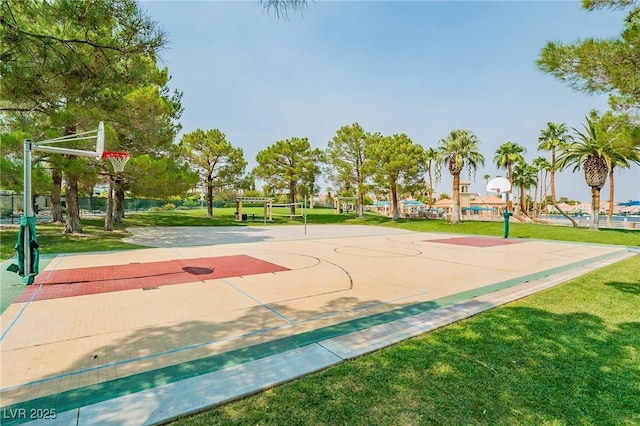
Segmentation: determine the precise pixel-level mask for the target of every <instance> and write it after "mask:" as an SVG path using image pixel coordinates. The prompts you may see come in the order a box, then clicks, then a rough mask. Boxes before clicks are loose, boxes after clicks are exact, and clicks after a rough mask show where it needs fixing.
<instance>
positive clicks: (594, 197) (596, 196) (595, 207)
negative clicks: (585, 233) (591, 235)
mask: <svg viewBox="0 0 640 426" xmlns="http://www.w3.org/2000/svg"><path fill="white" fill-rule="evenodd" d="M599 213H600V188H598V187H596V186H592V187H591V224H590V225H589V229H590V230H592V231H598V230H599V228H598V222H599V221H600V214H599Z"/></svg>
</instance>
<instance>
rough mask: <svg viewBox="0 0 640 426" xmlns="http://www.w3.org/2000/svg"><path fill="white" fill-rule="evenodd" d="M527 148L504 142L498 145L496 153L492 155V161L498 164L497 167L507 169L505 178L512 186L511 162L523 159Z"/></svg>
mask: <svg viewBox="0 0 640 426" xmlns="http://www.w3.org/2000/svg"><path fill="white" fill-rule="evenodd" d="M525 152H527V150H526V149H525V148H524V147H523V146H520V145H518V144H517V143H513V142H505V143H503V144H502V145H500V146H499V147H498V149H497V150H496V155H495V157H493V161H494V162H495V163H496V166H498V169H502V168H505V169H507V179H509V183H510V184H511V187H513V164H514V163H517V162H519V161H524V156H523V155H522V154H524V153H525Z"/></svg>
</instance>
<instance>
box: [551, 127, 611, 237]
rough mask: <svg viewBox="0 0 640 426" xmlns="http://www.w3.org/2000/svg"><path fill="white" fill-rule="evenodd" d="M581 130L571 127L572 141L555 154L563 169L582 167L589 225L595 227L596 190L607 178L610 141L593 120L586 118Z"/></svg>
mask: <svg viewBox="0 0 640 426" xmlns="http://www.w3.org/2000/svg"><path fill="white" fill-rule="evenodd" d="M586 120H587V124H586V125H583V127H584V129H585V132H581V131H579V130H577V129H575V128H574V129H573V130H574V131H575V133H576V138H575V139H574V141H573V142H572V143H571V144H569V145H567V146H565V147H564V148H563V149H562V152H561V153H560V155H559V157H558V167H559V169H560V170H564V169H565V168H567V167H569V166H574V167H573V171H574V172H575V171H577V170H580V168H582V169H583V170H584V179H585V181H586V182H587V185H588V186H590V187H591V224H590V225H589V229H591V230H592V231H597V230H598V221H599V213H600V190H601V189H602V187H603V186H604V184H605V182H606V181H607V175H608V174H609V169H610V161H611V160H610V158H609V153H610V152H611V151H610V150H611V147H610V146H611V142H610V141H609V140H608V138H607V137H606V134H605V132H603V131H602V129H601V128H600V127H599V126H598V125H597V123H596V122H594V121H592V120H591V119H589V117H587V118H586Z"/></svg>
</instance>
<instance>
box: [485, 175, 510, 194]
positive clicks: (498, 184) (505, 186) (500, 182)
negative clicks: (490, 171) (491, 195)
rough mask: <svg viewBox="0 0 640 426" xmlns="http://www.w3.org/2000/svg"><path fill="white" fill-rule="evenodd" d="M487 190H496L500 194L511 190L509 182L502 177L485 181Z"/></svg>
mask: <svg viewBox="0 0 640 426" xmlns="http://www.w3.org/2000/svg"><path fill="white" fill-rule="evenodd" d="M487 191H488V192H497V193H498V194H502V193H504V192H509V191H511V183H509V181H508V180H507V179H505V178H503V177H497V178H493V179H491V180H490V181H489V183H487Z"/></svg>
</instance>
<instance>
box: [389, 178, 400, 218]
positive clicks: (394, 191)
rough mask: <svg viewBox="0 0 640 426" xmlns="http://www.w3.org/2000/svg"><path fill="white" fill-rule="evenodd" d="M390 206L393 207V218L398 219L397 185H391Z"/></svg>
mask: <svg viewBox="0 0 640 426" xmlns="http://www.w3.org/2000/svg"><path fill="white" fill-rule="evenodd" d="M391 207H392V208H393V213H392V218H393V220H398V219H400V209H399V208H398V187H397V186H396V185H391Z"/></svg>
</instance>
